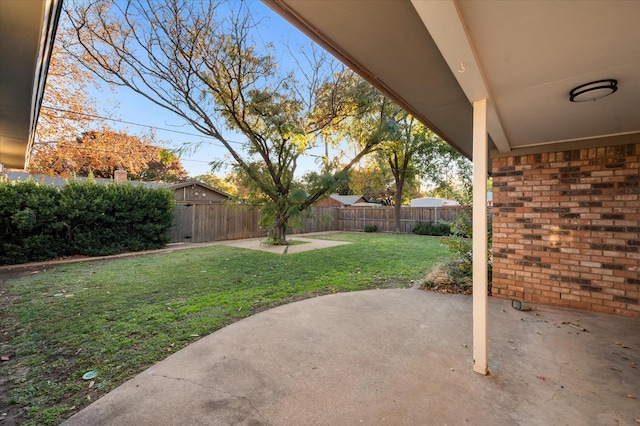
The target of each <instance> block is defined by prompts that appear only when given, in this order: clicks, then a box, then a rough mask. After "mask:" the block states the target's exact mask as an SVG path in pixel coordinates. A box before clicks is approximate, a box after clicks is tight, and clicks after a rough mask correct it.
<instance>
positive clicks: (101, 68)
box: [65, 0, 384, 244]
mask: <svg viewBox="0 0 640 426" xmlns="http://www.w3.org/2000/svg"><path fill="white" fill-rule="evenodd" d="M229 9H233V10H232V11H231V13H229ZM65 11H66V14H67V16H68V17H69V18H70V21H71V23H72V25H73V27H74V28H75V31H76V37H77V41H78V42H79V44H80V45H81V46H82V50H72V52H75V55H76V57H77V58H78V59H79V60H81V61H83V63H84V64H85V65H86V66H87V68H89V69H92V70H93V71H94V72H95V73H96V74H97V75H98V76H99V77H100V78H102V79H103V80H105V81H107V82H108V83H110V84H114V85H117V86H124V87H127V88H129V89H131V90H133V91H134V92H136V93H138V94H140V95H141V96H144V97H146V98H147V99H148V100H149V101H151V102H154V103H155V104H157V105H159V106H161V107H163V108H165V109H167V110H169V111H171V112H173V113H175V114H176V115H178V116H180V117H182V119H184V120H185V121H186V122H187V123H189V124H190V125H192V126H193V127H194V128H195V129H197V130H198V131H200V132H201V133H202V134H204V135H207V136H211V137H213V138H215V139H217V140H218V141H220V142H221V143H222V144H223V145H224V146H225V148H226V149H227V151H228V152H229V154H230V155H231V158H232V159H233V163H234V164H233V166H234V167H235V169H236V171H237V172H238V173H239V174H241V175H243V176H244V177H246V178H247V179H249V180H250V181H251V182H252V184H253V185H254V188H253V189H254V191H252V194H253V195H254V199H255V200H256V201H260V202H264V206H263V213H264V214H263V218H264V219H265V221H266V222H265V223H264V225H266V226H268V227H269V229H270V237H271V239H272V241H273V242H274V243H277V244H278V243H286V226H287V223H288V220H289V218H290V217H292V216H295V215H297V214H299V212H301V211H302V210H304V209H306V208H307V207H309V206H310V205H311V204H313V203H314V202H315V201H316V200H318V198H320V197H321V196H322V195H324V194H325V193H326V192H327V191H329V190H331V189H332V188H333V187H334V186H335V184H336V182H337V181H338V180H339V178H340V176H341V172H343V171H345V170H348V169H349V168H350V167H351V166H352V165H353V164H355V163H357V162H358V160H359V159H360V158H361V157H362V156H364V155H365V154H367V153H368V152H369V151H370V150H371V149H372V148H373V147H374V146H375V145H376V144H377V143H378V142H379V141H380V137H381V136H380V135H381V134H383V133H384V129H383V128H380V129H379V131H378V132H374V133H372V134H371V135H370V138H369V139H368V140H367V141H365V142H364V143H363V144H362V146H361V149H360V150H359V151H358V152H357V153H356V155H355V156H354V158H353V159H352V161H350V162H348V163H347V164H346V166H344V167H343V168H342V170H337V169H333V170H331V169H330V168H329V167H326V170H325V171H324V173H323V179H321V180H319V181H318V182H320V184H319V185H316V186H314V187H313V189H312V191H311V192H309V193H305V192H304V191H303V190H302V188H301V186H300V185H299V184H298V183H297V182H295V180H294V172H295V170H296V166H297V161H298V158H299V157H300V155H302V154H304V153H305V152H307V151H308V150H309V149H311V148H313V147H315V146H316V144H317V143H319V141H320V140H321V136H322V135H327V134H328V133H330V129H331V127H332V126H333V125H335V123H337V122H340V121H342V120H346V119H348V118H349V117H353V116H355V115H357V114H358V113H359V111H360V109H362V108H366V103H361V102H358V99H360V97H361V95H362V93H363V92H365V91H367V90H369V88H368V87H369V86H368V85H367V84H366V83H364V82H363V81H362V80H360V79H359V78H357V77H356V76H355V75H354V74H353V73H351V72H349V71H346V70H344V69H338V68H336V65H335V62H332V61H329V60H328V59H327V56H326V55H324V54H319V53H317V51H315V50H310V51H307V52H308V53H307V54H306V55H302V56H299V57H298V58H299V59H302V60H299V61H298V62H297V63H296V68H297V69H298V71H297V72H296V73H294V72H289V73H286V72H283V71H281V70H280V69H279V68H278V64H276V60H275V57H274V55H273V52H272V50H271V46H270V45H263V44H262V45H258V44H256V43H255V42H253V40H252V30H253V29H254V27H255V26H256V24H255V22H254V20H253V19H252V17H251V15H250V13H249V11H248V10H247V6H246V4H245V3H231V6H230V5H229V4H221V3H218V2H215V1H207V2H193V1H191V0H157V1H152V0H128V1H112V0H98V1H95V2H92V3H91V4H89V5H87V4H85V3H77V4H75V5H74V4H72V3H66V9H65ZM87 57H89V58H90V60H87ZM224 127H227V128H229V129H232V130H234V131H237V132H240V133H242V134H243V135H244V137H245V139H246V144H245V145H244V147H242V148H239V147H238V146H236V145H234V144H232V143H231V142H230V141H228V140H227V138H226V137H225V136H224V134H223V132H222V130H223V128H224Z"/></svg>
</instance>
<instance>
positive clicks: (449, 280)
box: [414, 263, 473, 294]
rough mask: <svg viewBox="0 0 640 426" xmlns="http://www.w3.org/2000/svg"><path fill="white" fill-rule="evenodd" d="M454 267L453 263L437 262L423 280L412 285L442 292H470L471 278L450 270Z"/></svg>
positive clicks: (471, 288) (471, 287) (471, 286)
mask: <svg viewBox="0 0 640 426" xmlns="http://www.w3.org/2000/svg"><path fill="white" fill-rule="evenodd" d="M455 267H456V266H455V264H453V263H441V264H438V265H436V266H435V267H434V268H433V269H432V270H431V272H429V274H427V276H426V277H424V279H423V280H420V281H418V282H416V283H414V287H415V288H419V289H421V290H430V291H435V292H437V293H444V294H471V293H472V290H473V285H472V283H471V279H470V278H469V277H466V276H461V275H460V274H459V273H456V272H457V271H455V270H452V268H455Z"/></svg>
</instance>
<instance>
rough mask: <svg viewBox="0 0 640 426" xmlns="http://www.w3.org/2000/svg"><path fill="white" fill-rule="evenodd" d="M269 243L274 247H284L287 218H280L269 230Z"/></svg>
mask: <svg viewBox="0 0 640 426" xmlns="http://www.w3.org/2000/svg"><path fill="white" fill-rule="evenodd" d="M269 240H270V241H269V242H270V243H271V244H273V245H274V246H284V245H286V244H287V218H286V217H283V216H280V217H278V219H276V223H275V225H274V227H273V229H272V230H271V235H270V238H269Z"/></svg>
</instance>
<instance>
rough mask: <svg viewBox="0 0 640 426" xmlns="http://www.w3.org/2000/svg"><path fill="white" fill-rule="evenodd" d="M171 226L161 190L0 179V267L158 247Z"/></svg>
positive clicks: (169, 205) (167, 197) (169, 197)
mask: <svg viewBox="0 0 640 426" xmlns="http://www.w3.org/2000/svg"><path fill="white" fill-rule="evenodd" d="M172 222H173V194H172V193H171V191H169V190H166V189H149V188H144V187H134V186H132V185H130V184H127V185H122V184H109V185H98V184H96V183H95V182H91V181H87V182H80V181H74V180H72V181H70V182H68V183H67V184H66V185H65V186H64V187H62V188H61V189H57V188H53V187H49V186H45V185H40V184H38V183H37V182H34V181H25V182H7V181H0V264H11V263H25V262H30V261H38V260H48V259H54V258H56V257H60V256H63V255H75V254H80V255H106V254H115V253H121V252H125V251H137V250H147V249H153V248H160V247H163V246H164V245H165V244H166V243H167V242H168V241H169V233H168V231H169V228H170V227H171V225H172Z"/></svg>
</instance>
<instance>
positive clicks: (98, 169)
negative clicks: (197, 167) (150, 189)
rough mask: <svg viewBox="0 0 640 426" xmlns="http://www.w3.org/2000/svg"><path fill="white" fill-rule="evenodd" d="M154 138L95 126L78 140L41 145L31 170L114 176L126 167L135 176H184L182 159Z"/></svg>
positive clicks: (168, 179) (165, 178) (175, 179)
mask: <svg viewBox="0 0 640 426" xmlns="http://www.w3.org/2000/svg"><path fill="white" fill-rule="evenodd" d="M152 142H153V135H145V136H132V135H128V134H126V133H123V132H115V131H111V130H103V131H94V130H92V131H88V132H84V133H83V134H82V135H81V136H80V137H78V138H76V139H75V140H68V141H57V142H56V143H51V144H43V145H40V146H39V147H38V149H37V150H36V151H34V155H33V158H32V159H31V162H30V165H29V170H30V172H31V173H34V174H36V173H37V174H45V175H50V176H62V177H71V176H89V175H93V176H95V177H100V178H110V177H112V176H113V172H114V171H115V170H116V169H118V168H122V169H125V170H127V172H128V174H129V177H130V178H131V179H135V180H144V181H165V182H179V181H182V180H184V179H185V178H186V177H187V172H186V170H184V168H183V167H182V164H181V163H180V160H179V159H178V158H177V157H176V156H175V155H174V154H172V153H171V152H169V151H167V150H166V149H163V148H161V147H159V146H156V145H154V144H153V143H152Z"/></svg>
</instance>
